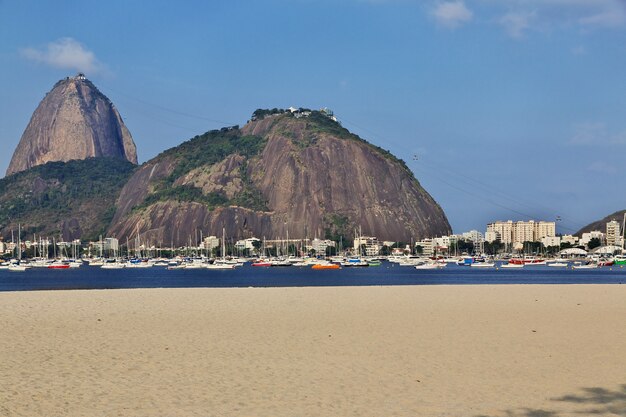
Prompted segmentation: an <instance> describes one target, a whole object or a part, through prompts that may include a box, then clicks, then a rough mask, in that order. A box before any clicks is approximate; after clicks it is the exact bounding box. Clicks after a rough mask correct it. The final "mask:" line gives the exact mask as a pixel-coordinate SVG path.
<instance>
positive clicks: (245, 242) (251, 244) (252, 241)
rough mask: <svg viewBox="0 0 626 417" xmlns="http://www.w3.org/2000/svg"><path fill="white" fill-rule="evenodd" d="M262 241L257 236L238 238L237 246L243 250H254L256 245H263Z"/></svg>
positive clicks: (239, 249)
mask: <svg viewBox="0 0 626 417" xmlns="http://www.w3.org/2000/svg"><path fill="white" fill-rule="evenodd" d="M260 242H261V239H257V238H256V237H250V238H248V239H242V240H238V241H237V242H236V243H235V248H236V249H237V250H238V251H243V250H246V249H247V250H251V251H252V250H254V249H255V245H256V246H258V247H260V246H261V245H260ZM218 244H219V239H218ZM214 247H215V246H214ZM211 249H213V248H211Z"/></svg>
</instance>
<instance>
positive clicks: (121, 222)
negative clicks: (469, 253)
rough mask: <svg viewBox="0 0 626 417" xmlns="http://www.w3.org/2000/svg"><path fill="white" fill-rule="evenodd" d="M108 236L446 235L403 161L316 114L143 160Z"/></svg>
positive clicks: (269, 121) (439, 215) (279, 118)
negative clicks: (147, 160) (222, 231)
mask: <svg viewBox="0 0 626 417" xmlns="http://www.w3.org/2000/svg"><path fill="white" fill-rule="evenodd" d="M117 206H118V210H117V212H116V214H115V217H114V219H113V222H112V227H111V229H110V230H109V234H111V235H115V236H117V237H118V238H120V239H126V238H127V237H129V238H131V239H132V238H133V237H134V236H135V234H136V233H137V231H139V233H140V235H141V240H142V241H143V242H146V241H148V242H151V243H153V244H159V243H161V244H165V245H168V244H170V243H174V244H175V245H183V244H186V243H188V242H189V239H190V237H191V238H192V240H195V237H196V236H198V235H199V231H202V232H203V234H204V235H205V236H206V235H209V234H214V235H219V234H221V229H222V227H226V228H227V234H228V235H229V236H235V237H240V238H242V237H250V236H256V237H259V238H262V237H266V238H268V239H270V238H278V237H285V236H286V234H287V231H288V233H289V237H290V238H305V237H309V238H314V237H320V238H324V237H330V236H333V237H336V236H338V235H343V236H346V237H352V236H353V235H354V231H355V230H359V229H360V230H361V233H362V234H363V235H373V236H377V237H378V238H379V239H380V240H399V241H405V242H408V241H409V240H410V239H418V238H424V237H430V236H436V235H442V234H447V233H449V232H450V225H449V223H448V221H447V219H446V216H445V214H444V213H443V211H442V209H441V207H439V205H438V204H437V203H436V202H435V201H434V200H433V199H432V197H431V196H430V195H429V194H428V193H427V192H426V191H425V190H424V189H423V188H422V187H421V186H420V184H419V183H418V181H417V180H416V179H415V178H414V177H413V174H412V173H411V172H410V171H409V170H408V169H407V168H406V166H405V165H404V163H402V162H401V161H399V160H398V159H396V158H395V157H393V156H392V155H391V154H389V153H388V152H386V151H384V150H382V149H379V148H376V147H375V146H373V145H371V144H369V143H367V142H365V141H363V140H362V139H360V138H359V137H357V136H355V135H353V134H351V133H349V132H348V131H347V130H345V129H344V128H342V127H341V126H340V125H339V124H338V123H336V122H334V121H332V120H330V119H329V118H328V117H326V116H325V115H323V114H322V113H319V112H313V113H312V114H311V115H309V116H308V117H301V118H295V117H294V116H292V115H291V114H289V113H287V114H278V115H270V116H267V117H265V118H264V119H263V120H256V121H252V122H250V123H248V124H247V125H246V126H244V127H243V128H242V129H231V130H229V131H213V132H208V133H207V134H205V135H202V136H199V137H196V138H194V139H193V140H191V141H189V142H186V143H185V144H183V145H181V146H180V147H177V148H173V149H170V150H168V151H166V152H164V153H163V154H161V155H159V156H158V157H156V158H155V159H153V160H151V161H149V162H147V163H146V164H144V165H143V166H142V167H141V168H140V169H139V170H137V172H136V173H135V174H134V176H133V177H132V178H131V180H130V181H129V182H128V183H127V185H126V186H125V187H124V189H123V190H122V192H121V194H120V197H119V199H118V203H117Z"/></svg>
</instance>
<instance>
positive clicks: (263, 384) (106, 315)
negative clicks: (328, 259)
mask: <svg viewBox="0 0 626 417" xmlns="http://www.w3.org/2000/svg"><path fill="white" fill-rule="evenodd" d="M0 331H1V333H0V416H47V417H51V416H107V417H109V416H268V417H269V416H469V417H471V416H508V417H513V416H525V417H557V416H558V417H561V416H581V415H582V416H586V415H594V416H605V415H606V416H615V415H617V416H626V385H623V384H626V286H624V285H500V286H487V285H484V286H406V287H404V286H395V287H352V288H333V287H330V288H329V287H326V288H241V289H141V290H105V291H54V292H49V291H46V292H14V293H12V292H5V293H0Z"/></svg>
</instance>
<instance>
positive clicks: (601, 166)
mask: <svg viewBox="0 0 626 417" xmlns="http://www.w3.org/2000/svg"><path fill="white" fill-rule="evenodd" d="M587 171H590V172H595V173H597V174H606V175H613V174H617V172H618V169H617V168H616V167H615V166H613V165H609V164H607V163H606V161H603V162H600V161H596V162H593V163H591V164H590V165H588V166H587Z"/></svg>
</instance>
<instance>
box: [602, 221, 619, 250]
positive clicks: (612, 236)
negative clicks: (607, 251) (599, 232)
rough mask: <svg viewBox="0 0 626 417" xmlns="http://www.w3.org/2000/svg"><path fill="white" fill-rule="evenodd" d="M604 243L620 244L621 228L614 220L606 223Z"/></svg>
mask: <svg viewBox="0 0 626 417" xmlns="http://www.w3.org/2000/svg"><path fill="white" fill-rule="evenodd" d="M606 244H607V245H614V246H622V234H621V228H620V225H619V223H618V222H616V221H615V220H611V221H610V222H608V223H607V224H606Z"/></svg>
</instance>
